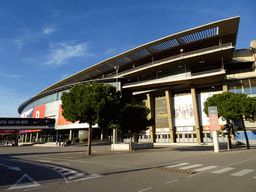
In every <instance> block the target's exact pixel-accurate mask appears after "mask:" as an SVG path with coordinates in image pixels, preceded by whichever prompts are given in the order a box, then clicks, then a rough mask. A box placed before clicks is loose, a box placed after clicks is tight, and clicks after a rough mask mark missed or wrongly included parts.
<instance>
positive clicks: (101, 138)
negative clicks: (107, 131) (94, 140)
mask: <svg viewBox="0 0 256 192" xmlns="http://www.w3.org/2000/svg"><path fill="white" fill-rule="evenodd" d="M100 131H101V133H100V140H103V131H104V130H103V129H101V130H100Z"/></svg>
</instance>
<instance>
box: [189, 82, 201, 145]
mask: <svg viewBox="0 0 256 192" xmlns="http://www.w3.org/2000/svg"><path fill="white" fill-rule="evenodd" d="M191 95H192V101H193V110H194V118H195V131H196V138H197V142H198V143H201V141H202V138H201V132H202V130H201V128H200V122H199V112H198V104H197V94H196V89H195V87H194V86H192V87H191Z"/></svg>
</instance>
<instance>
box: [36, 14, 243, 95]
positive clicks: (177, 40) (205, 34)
mask: <svg viewBox="0 0 256 192" xmlns="http://www.w3.org/2000/svg"><path fill="white" fill-rule="evenodd" d="M239 19H240V16H236V17H232V18H228V19H224V20H220V21H216V22H213V23H210V24H206V25H202V26H199V27H196V28H193V29H189V30H186V31H183V32H180V33H176V34H173V35H170V36H167V37H164V38H161V39H158V40H155V41H152V42H150V43H147V44H144V45H141V46H139V47H136V48H134V49H131V50H129V51H126V52H124V53H121V54H119V55H116V56H114V57H111V58H109V59H106V60H104V61H102V62H100V63H97V64H95V65H93V66H91V67H88V68H86V69H84V70H82V71H79V72H78V73H76V74H74V75H71V76H70V77H67V78H65V79H63V80H61V81H59V82H57V83H55V84H53V85H51V86H49V87H47V88H46V89H44V90H43V91H41V92H40V93H38V94H37V95H39V94H42V93H44V92H46V91H49V90H51V89H55V88H58V87H60V86H64V85H67V84H72V83H76V82H80V81H85V80H90V79H93V78H97V77H99V76H101V75H103V74H107V73H110V72H111V71H112V72H114V71H115V70H114V66H124V65H126V64H130V63H133V62H135V61H137V60H140V59H142V58H145V57H148V56H153V55H155V54H157V53H160V52H163V51H166V50H168V49H172V48H174V47H178V46H180V47H182V46H185V45H186V44H190V43H193V42H196V41H202V40H205V39H209V38H213V37H216V36H219V37H221V36H226V35H233V34H235V35H233V38H231V39H230V41H229V42H232V44H233V46H235V45H236V37H237V32H238V25H239Z"/></svg>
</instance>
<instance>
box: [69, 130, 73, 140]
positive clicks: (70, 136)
mask: <svg viewBox="0 0 256 192" xmlns="http://www.w3.org/2000/svg"><path fill="white" fill-rule="evenodd" d="M69 139H70V140H72V129H70V130H69Z"/></svg>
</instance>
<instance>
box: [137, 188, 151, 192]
mask: <svg viewBox="0 0 256 192" xmlns="http://www.w3.org/2000/svg"><path fill="white" fill-rule="evenodd" d="M149 189H152V187H149V188H146V189H142V190H140V191H138V192H142V191H147V190H149Z"/></svg>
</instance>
